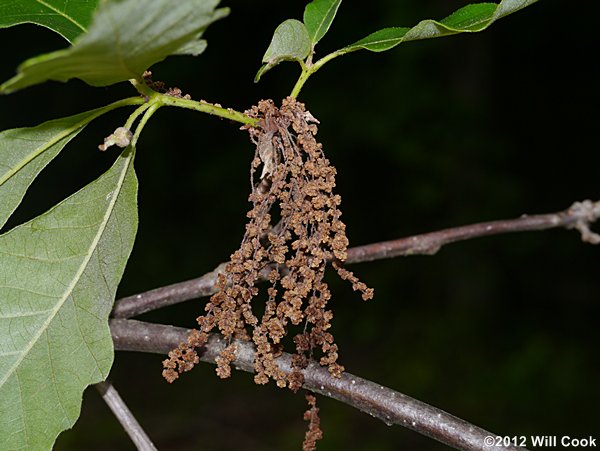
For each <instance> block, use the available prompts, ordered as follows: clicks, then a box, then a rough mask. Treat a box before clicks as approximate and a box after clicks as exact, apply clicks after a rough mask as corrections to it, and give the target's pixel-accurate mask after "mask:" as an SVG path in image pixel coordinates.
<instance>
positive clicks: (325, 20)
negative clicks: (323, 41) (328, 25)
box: [311, 2, 339, 42]
mask: <svg viewBox="0 0 600 451" xmlns="http://www.w3.org/2000/svg"><path fill="white" fill-rule="evenodd" d="M335 4H336V2H333V3H332V4H331V5H330V7H329V8H327V13H325V15H324V16H323V19H322V20H321V22H320V23H319V26H318V27H317V29H316V30H315V35H314V36H311V41H313V42H314V41H315V39H316V37H317V36H319V34H320V33H321V29H322V28H323V25H324V24H325V22H327V19H328V17H329V15H330V14H331V10H332V9H334V8H335ZM338 6H339V5H338Z"/></svg>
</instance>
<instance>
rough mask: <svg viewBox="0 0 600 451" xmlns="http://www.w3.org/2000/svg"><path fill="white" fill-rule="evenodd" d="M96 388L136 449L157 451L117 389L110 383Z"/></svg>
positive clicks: (103, 383)
mask: <svg viewBox="0 0 600 451" xmlns="http://www.w3.org/2000/svg"><path fill="white" fill-rule="evenodd" d="M95 387H96V389H97V390H98V391H99V392H100V396H102V399H103V400H104V402H105V403H106V404H107V405H108V407H110V410H112V413H113V414H114V415H115V417H117V420H119V423H121V426H123V429H125V432H127V434H128V435H129V438H131V441H132V442H133V443H134V444H135V446H136V448H137V449H138V450H140V451H157V450H156V447H155V446H154V444H153V443H152V441H151V440H150V437H148V435H147V434H146V432H145V431H144V429H142V426H140V423H138V421H137V420H136V419H135V417H134V416H133V414H132V413H131V410H129V408H128V407H127V404H125V401H123V399H122V398H121V396H120V395H119V392H118V391H117V390H116V389H115V387H113V385H112V384H111V383H110V382H108V381H107V382H100V383H99V384H96V385H95Z"/></svg>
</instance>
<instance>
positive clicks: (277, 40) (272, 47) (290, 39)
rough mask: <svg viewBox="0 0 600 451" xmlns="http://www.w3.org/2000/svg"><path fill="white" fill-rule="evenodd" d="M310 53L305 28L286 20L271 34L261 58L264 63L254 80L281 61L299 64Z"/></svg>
mask: <svg viewBox="0 0 600 451" xmlns="http://www.w3.org/2000/svg"><path fill="white" fill-rule="evenodd" d="M310 51H311V40H310V36H309V35H308V30H307V29H306V26H305V25H304V24H303V23H302V22H300V21H299V20H296V19H288V20H286V21H284V22H283V23H281V25H279V26H278V27H277V28H276V29H275V32H274V33H273V39H271V44H269V47H268V48H267V51H266V52H265V54H264V56H263V59H262V61H263V63H265V64H264V65H263V66H262V67H261V68H260V70H259V71H258V73H257V74H256V77H255V78H254V81H255V82H257V81H258V80H260V77H261V76H262V75H263V74H264V73H265V72H267V71H268V70H270V69H272V68H273V67H275V66H277V65H278V64H279V63H281V62H282V61H298V62H301V61H302V60H304V58H306V57H307V56H308V55H309V53H310Z"/></svg>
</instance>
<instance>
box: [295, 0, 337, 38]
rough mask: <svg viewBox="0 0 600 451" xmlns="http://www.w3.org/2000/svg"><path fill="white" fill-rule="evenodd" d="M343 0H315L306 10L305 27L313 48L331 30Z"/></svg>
mask: <svg viewBox="0 0 600 451" xmlns="http://www.w3.org/2000/svg"><path fill="white" fill-rule="evenodd" d="M340 3H342V0H313V1H312V2H310V3H309V4H308V5H306V8H305V9H304V25H306V29H307V30H308V35H309V36H310V40H311V41H312V44H313V46H314V45H315V44H316V43H317V42H319V41H320V40H321V38H322V37H323V36H325V33H327V31H328V30H329V27H330V26H331V23H332V22H333V19H334V18H335V15H336V14H337V10H338V8H339V7H340Z"/></svg>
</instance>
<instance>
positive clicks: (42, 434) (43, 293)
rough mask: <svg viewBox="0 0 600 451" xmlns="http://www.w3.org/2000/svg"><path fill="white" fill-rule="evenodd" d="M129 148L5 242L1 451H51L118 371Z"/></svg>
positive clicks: (129, 208) (0, 316)
mask: <svg viewBox="0 0 600 451" xmlns="http://www.w3.org/2000/svg"><path fill="white" fill-rule="evenodd" d="M136 196H137V179H136V177H135V173H134V170H133V151H132V149H131V148H129V149H126V150H125V152H124V153H123V154H122V155H121V156H120V157H119V158H118V160H117V161H116V162H115V164H114V165H113V167H112V168H111V169H110V170H109V171H108V172H106V173H105V174H104V175H102V176H101V177H100V178H99V179H97V180H96V181H94V182H92V183H91V184H89V185H88V186H86V187H85V188H83V189H82V190H80V191H79V192H77V193H76V194H74V195H72V196H71V197H69V198H68V199H66V200H64V201H63V202H61V203H60V204H58V205H57V206H55V207H54V208H52V209H51V210H50V211H48V212H47V213H45V214H43V215H41V216H40V217H38V218H36V219H34V220H32V221H30V222H28V223H26V224H23V225H21V226H19V227H16V228H14V229H12V230H11V231H10V232H8V233H6V234H4V235H1V236H0V299H2V302H0V449H2V450H17V449H22V450H43V449H51V448H52V444H53V443H54V441H55V439H56V437H57V436H58V434H59V433H60V432H61V431H63V430H65V429H68V428H70V427H71V426H73V424H74V423H75V421H76V419H77V417H78V416H79V412H80V409H81V400H82V393H83V390H84V389H85V388H86V387H87V386H88V385H90V384H94V383H97V382H100V381H102V380H104V379H106V377H107V375H108V372H109V370H110V367H111V365H112V362H113V356H114V351H113V345H112V339H111V335H110V330H109V327H108V315H109V313H110V310H111V307H112V304H113V301H114V297H115V292H116V288H117V285H118V283H119V281H120V279H121V276H122V274H123V271H124V268H125V264H126V262H127V259H128V257H129V254H130V252H131V249H132V246H133V241H134V238H135V233H136V229H137V206H136Z"/></svg>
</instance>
